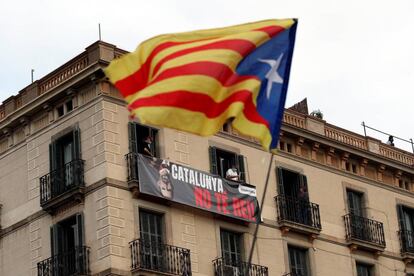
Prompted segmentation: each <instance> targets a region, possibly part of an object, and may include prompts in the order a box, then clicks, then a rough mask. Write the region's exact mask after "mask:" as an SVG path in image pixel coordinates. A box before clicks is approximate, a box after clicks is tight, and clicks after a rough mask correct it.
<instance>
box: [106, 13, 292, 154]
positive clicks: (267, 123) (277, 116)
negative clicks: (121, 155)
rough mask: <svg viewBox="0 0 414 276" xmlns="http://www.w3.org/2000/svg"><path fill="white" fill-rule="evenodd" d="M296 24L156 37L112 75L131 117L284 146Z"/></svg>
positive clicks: (109, 71)
mask: <svg viewBox="0 0 414 276" xmlns="http://www.w3.org/2000/svg"><path fill="white" fill-rule="evenodd" d="M296 25H297V22H296V20H294V19H285V20H266V21H261V22H255V23H248V24H243V25H238V26H232V27H226V28H220V29H211V30H202V31H194V32H186V33H178V34H167V35H160V36H157V37H154V38H151V39H149V40H147V41H145V42H143V43H142V44H141V45H139V46H138V48H137V49H136V50H135V51H134V52H133V53H129V54H126V55H124V56H123V57H121V58H120V59H116V60H113V61H112V62H111V64H110V65H109V66H108V67H107V68H106V69H105V73H106V75H107V76H108V78H109V79H110V81H111V82H112V83H113V84H114V85H115V87H116V88H117V89H118V90H119V91H120V92H121V94H122V95H123V97H124V98H125V100H126V102H127V103H128V108H129V110H130V112H131V115H132V116H134V117H138V119H139V120H140V122H142V123H144V124H153V125H158V126H164V127H169V128H174V129H178V130H182V131H187V132H191V133H195V134H198V135H202V136H208V135H213V134H215V133H216V132H218V131H219V130H220V128H221V126H222V125H223V123H224V122H225V121H226V120H227V119H229V118H234V120H233V121H232V126H233V127H234V128H235V129H237V130H238V131H239V132H240V133H242V134H244V135H248V136H252V137H255V138H257V139H259V140H260V141H261V144H262V146H263V147H264V148H266V149H269V148H270V149H273V148H276V147H277V140H278V136H279V130H280V124H281V120H282V115H283V110H284V103H285V99H286V91H287V84H288V80H289V72H290V64H291V60H292V54H293V46H294V41H295V33H296Z"/></svg>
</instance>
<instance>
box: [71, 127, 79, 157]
mask: <svg viewBox="0 0 414 276" xmlns="http://www.w3.org/2000/svg"><path fill="white" fill-rule="evenodd" d="M72 156H73V159H74V160H79V159H81V139H80V129H79V126H76V127H75V128H74V129H73V155H72Z"/></svg>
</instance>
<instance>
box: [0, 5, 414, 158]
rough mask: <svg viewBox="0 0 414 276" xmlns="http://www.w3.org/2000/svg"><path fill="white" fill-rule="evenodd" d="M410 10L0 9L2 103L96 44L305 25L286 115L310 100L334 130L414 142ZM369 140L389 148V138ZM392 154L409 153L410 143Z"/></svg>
mask: <svg viewBox="0 0 414 276" xmlns="http://www.w3.org/2000/svg"><path fill="white" fill-rule="evenodd" d="M413 15H414V1H413V0H393V1H379V0H376V1H371V0H364V1H361V0H356V1H354V0H347V1H332V0H312V1H307V0H304V1H295V0H289V1H288V0H285V1H279V0H270V1H265V0H255V1H242V0H238V1H233V0H231V1H230V0H221V1H216V0H208V1H197V0H188V1H187V0H182V1H172V0H170V1H168V0H165V1H157V0H151V1H138V0H135V1H122V0H118V1H107V0H99V1H95V0H93V1H92V0H83V1H79V0H71V1H56V0H48V1H46V0H38V1H21V0H14V1H5V0H3V1H2V2H1V3H0V60H1V66H0V101H3V100H5V99H6V98H8V97H9V96H11V95H14V94H16V93H18V91H20V90H21V89H22V88H24V87H25V86H26V85H28V84H29V83H30V69H31V68H34V69H35V79H39V78H41V77H43V76H44V75H46V74H47V73H49V72H51V71H52V70H53V69H55V68H56V67H58V66H60V65H62V64H63V63H64V62H66V61H68V60H69V59H70V58H72V57H74V56H76V55H77V54H79V53H81V52H82V51H83V50H84V49H85V47H87V46H88V45H90V44H92V43H93V42H95V41H96V40H98V23H101V28H102V40H104V41H106V42H109V43H112V44H115V45H117V46H118V47H119V48H122V49H125V50H128V51H132V50H134V49H135V47H136V46H137V45H138V43H139V42H141V41H143V40H145V39H147V38H150V37H152V36H155V35H158V34H162V33H171V32H181V31H189V30H195V29H204V28H213V27H221V26H227V25H233V24H240V23H245V22H250V21H256V20H263V19H271V18H289V17H294V18H298V19H299V25H298V30H297V38H296V46H295V52H294V56H293V64H292V71H291V77H290V84H289V90H288V98H287V104H286V106H290V105H292V104H294V103H296V102H298V101H300V100H301V99H303V98H305V97H307V98H308V104H309V107H310V111H312V110H314V109H320V110H321V111H322V112H323V114H324V119H326V120H327V121H328V122H329V123H332V124H335V125H337V126H340V127H343V128H346V129H349V130H352V131H355V132H357V133H360V134H363V130H362V126H361V122H362V121H365V123H366V124H367V125H369V126H372V127H375V128H378V129H381V130H383V131H385V132H387V133H391V134H394V135H395V136H398V137H401V138H404V139H407V140H408V139H409V138H414V122H413V121H414V118H413V116H412V113H413V110H414V93H413V92H414V69H413V65H414V50H413V49H414V19H413ZM368 135H370V136H374V137H377V138H380V139H382V140H383V141H385V140H387V137H386V136H384V135H382V136H381V135H380V136H378V135H376V134H375V133H374V132H372V131H368ZM396 146H399V147H401V148H405V149H407V150H410V151H411V146H410V144H408V143H407V144H406V143H403V142H400V141H398V140H396Z"/></svg>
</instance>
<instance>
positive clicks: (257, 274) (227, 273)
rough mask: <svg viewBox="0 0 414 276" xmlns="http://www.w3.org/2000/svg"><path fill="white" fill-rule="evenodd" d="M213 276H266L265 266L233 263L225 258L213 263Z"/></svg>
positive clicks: (239, 262)
mask: <svg viewBox="0 0 414 276" xmlns="http://www.w3.org/2000/svg"><path fill="white" fill-rule="evenodd" d="M213 267H214V276H268V275H269V271H268V269H267V267H266V266H261V265H257V264H249V263H247V262H242V261H238V262H234V261H232V260H227V259H225V258H217V259H215V260H214V261H213Z"/></svg>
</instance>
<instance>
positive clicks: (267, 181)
mask: <svg viewBox="0 0 414 276" xmlns="http://www.w3.org/2000/svg"><path fill="white" fill-rule="evenodd" d="M273 156H274V154H273V153H272V152H270V161H269V167H268V168H267V175H266V183H265V186H264V190H263V194H262V201H261V202H260V208H259V214H258V216H259V219H260V221H259V222H258V223H256V229H255V230H254V234H253V242H252V247H251V248H250V253H249V261H248V265H249V266H250V265H251V263H252V258H253V251H254V247H255V245H256V240H257V233H258V231H259V226H260V223H261V220H262V210H263V205H264V200H265V196H266V191H267V186H268V184H269V176H270V170H271V169H272V163H273Z"/></svg>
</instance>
